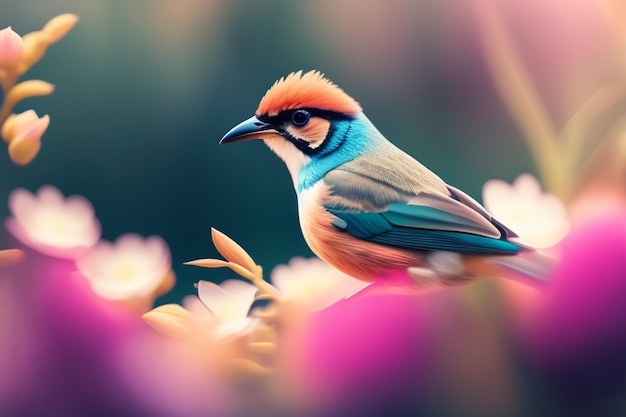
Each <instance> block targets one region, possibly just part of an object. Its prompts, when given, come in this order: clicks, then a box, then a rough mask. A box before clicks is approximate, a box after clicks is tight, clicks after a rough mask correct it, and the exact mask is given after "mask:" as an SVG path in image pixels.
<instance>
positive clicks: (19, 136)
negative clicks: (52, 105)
mask: <svg viewBox="0 0 626 417" xmlns="http://www.w3.org/2000/svg"><path fill="white" fill-rule="evenodd" d="M5 124H8V127H7V128H6V129H4V128H3V129H2V134H3V137H4V138H5V140H6V141H7V142H9V156H10V157H11V160H12V161H13V162H14V163H16V164H17V165H27V164H28V163H30V161H32V160H33V159H34V158H35V156H37V153H38V152H39V149H40V148H41V136H42V135H43V133H44V132H45V131H46V129H47V128H48V124H50V117H49V116H48V115H45V116H43V117H41V118H39V117H37V114H36V113H35V112H34V110H29V111H26V112H24V113H22V114H20V115H17V116H15V115H14V116H13V117H12V118H11V119H9V120H7V123H5ZM5 133H6V135H5Z"/></svg>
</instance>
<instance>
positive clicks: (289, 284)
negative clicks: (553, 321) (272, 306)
mask: <svg viewBox="0 0 626 417" xmlns="http://www.w3.org/2000/svg"><path fill="white" fill-rule="evenodd" d="M271 280H272V284H273V285H274V286H275V287H276V288H277V289H278V291H279V292H280V298H281V300H282V301H295V302H296V303H297V304H298V306H300V307H303V308H305V309H306V310H308V311H310V312H313V311H317V310H321V309H323V308H326V307H328V306H329V305H331V304H333V303H335V302H337V301H339V300H341V299H343V298H346V297H348V296H350V295H352V294H354V293H356V292H358V291H360V290H362V289H363V288H365V287H366V286H367V285H368V283H367V282H363V281H359V280H357V279H354V278H352V277H350V276H348V275H346V274H344V273H343V272H341V271H339V270H337V269H335V268H333V267H332V266H330V265H329V264H327V263H326V262H324V261H322V260H321V259H318V258H310V259H305V258H300V257H295V258H292V259H291V260H290V261H289V264H287V265H278V266H277V267H276V268H274V270H273V271H272V274H271Z"/></svg>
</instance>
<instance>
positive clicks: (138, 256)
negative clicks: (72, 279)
mask: <svg viewBox="0 0 626 417" xmlns="http://www.w3.org/2000/svg"><path fill="white" fill-rule="evenodd" d="M76 265H77V266H78V269H79V271H80V272H81V273H82V274H83V275H84V276H85V277H86V278H87V279H88V280H89V282H90V284H91V286H92V288H93V290H94V292H96V293H97V294H98V295H100V296H101V297H104V298H107V299H113V300H124V301H125V300H132V299H136V298H142V297H150V296H152V295H153V294H155V293H156V292H157V290H158V288H159V286H160V285H161V283H162V282H163V280H165V279H167V278H168V276H169V273H170V270H171V263H170V252H169V249H168V247H167V244H166V243H165V242H164V241H163V239H161V238H160V237H158V236H150V237H148V238H146V239H144V238H142V237H141V236H139V235H135V234H132V233H128V234H125V235H122V236H120V237H119V238H118V239H117V240H116V241H115V243H111V242H107V241H101V242H99V243H98V244H97V245H96V246H95V247H94V248H93V249H92V250H91V251H89V253H87V255H85V256H83V257H81V258H79V259H78V260H77V261H76Z"/></svg>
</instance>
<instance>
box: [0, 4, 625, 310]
mask: <svg viewBox="0 0 626 417" xmlns="http://www.w3.org/2000/svg"><path fill="white" fill-rule="evenodd" d="M472 3H473V2H471V1H469V2H458V1H449V0H444V1H437V2H433V1H408V0H407V1H404V0H396V1H392V2H389V1H383V0H347V1H346V0H344V1H331V0H321V1H295V2H294V1H289V0H272V1H248V0H229V1H226V0H177V1H166V0H135V1H132V2H128V1H123V0H115V1H112V0H106V1H105V0H92V1H89V2H85V1H82V0H55V1H51V2H41V1H38V0H21V1H19V2H8V1H4V2H3V3H2V5H1V6H0V11H1V13H0V27H6V26H9V25H10V26H12V28H13V29H14V30H15V31H16V32H18V33H19V34H20V35H24V34H26V33H28V32H30V31H33V30H37V29H40V28H41V27H42V26H43V24H45V22H47V21H48V20H49V19H50V18H51V17H53V16H55V15H57V14H60V13H64V12H71V13H76V14H77V15H78V16H80V21H79V23H78V25H77V26H76V27H75V28H74V29H73V30H72V31H71V32H70V33H69V35H68V36H67V37H66V38H65V39H63V40H62V41H61V42H60V43H58V44H55V45H53V46H52V47H51V48H50V50H49V51H48V53H47V55H46V56H45V58H44V59H43V60H42V62H40V63H39V64H38V65H36V66H35V67H34V68H33V69H32V70H31V71H30V72H29V73H27V74H26V76H25V77H24V79H37V78H41V79H44V80H46V81H49V82H51V83H53V84H54V85H56V91H55V92H54V94H53V95H51V96H49V97H43V98H36V99H29V100H26V101H24V102H22V103H20V104H19V106H18V107H17V108H16V112H20V111H24V110H26V109H28V108H34V109H35V110H36V111H37V113H38V114H40V115H42V114H50V116H51V124H50V127H49V129H48V131H47V132H46V134H45V135H44V137H43V139H42V142H43V145H42V149H41V151H40V153H39V155H38V156H37V158H36V159H35V160H34V161H33V162H32V163H31V164H30V165H29V166H27V167H17V166H15V165H14V164H13V163H11V161H10V160H9V158H8V155H7V153H6V152H0V165H2V172H3V175H2V180H1V181H0V202H3V203H2V204H0V217H1V218H6V217H7V216H8V208H7V206H6V203H4V202H6V199H7V196H8V194H9V193H10V192H11V191H12V190H13V189H15V188H17V187H24V188H26V189H28V190H30V191H36V190H37V189H38V188H39V187H40V186H41V185H44V184H53V185H55V186H56V187H58V188H59V189H60V190H61V191H62V192H63V193H64V194H65V195H66V196H67V195H71V194H80V195H83V196H85V197H86V198H88V199H89V200H90V201H91V202H92V203H93V205H94V206H95V209H96V215H97V217H98V218H99V219H100V221H101V223H102V227H103V238H105V239H109V240H114V239H115V238H117V237H118V236H119V235H121V234H124V233H127V232H135V233H139V234H142V235H144V236H148V235H152V234H157V235H160V236H162V237H163V238H164V239H165V240H166V241H167V243H168V244H169V246H170V249H171V251H172V256H173V265H174V270H175V272H176V275H177V278H178V282H177V284H176V287H175V289H174V291H172V292H171V293H169V294H167V295H166V296H164V297H163V299H162V300H160V302H159V303H161V302H179V301H180V299H181V298H182V296H184V295H185V294H190V293H193V292H194V291H195V290H194V288H193V286H192V284H193V283H194V282H197V281H198V280H199V279H207V280H214V281H220V280H222V279H225V278H228V277H230V276H232V274H231V273H229V272H228V271H221V270H219V271H218V270H213V271H210V270H206V269H200V268H194V267H188V266H184V265H182V263H183V262H185V261H188V260H192V259H197V258H206V257H216V256H217V252H216V250H215V249H214V248H213V246H212V244H211V240H210V227H215V228H217V229H219V230H221V231H223V232H224V233H226V234H228V235H230V236H231V237H232V238H233V239H235V240H236V241H237V242H239V243H240V244H241V245H242V246H243V247H244V248H245V249H246V250H247V251H248V252H249V253H250V254H251V255H252V256H253V257H254V259H255V261H256V262H257V263H258V264H260V265H263V266H264V268H265V270H266V271H270V270H271V269H272V268H273V267H274V266H275V265H277V264H279V263H285V262H287V261H288V260H289V259H290V258H291V257H293V256H297V255H301V256H311V255H312V254H311V252H310V251H309V249H308V248H307V246H306V244H305V243H304V240H303V239H302V237H301V233H300V229H299V225H298V218H297V209H296V199H295V193H294V191H293V186H292V184H291V180H290V177H289V175H288V173H287V170H286V168H285V167H284V165H283V163H282V162H281V161H280V160H279V159H278V158H277V157H276V156H274V155H273V154H272V153H271V152H270V151H269V150H268V149H266V148H265V147H264V145H263V144H262V143H260V142H258V143H256V142H255V143H245V144H235V145H231V146H220V145H218V141H219V139H220V138H221V137H222V135H223V134H224V133H225V132H226V131H227V130H228V129H230V128H231V127H232V126H234V125H235V124H237V123H239V122H240V121H242V120H244V119H246V118H248V117H249V116H251V115H252V114H253V113H254V111H255V109H256V106H257V104H258V101H259V100H260V98H261V97H262V96H263V94H264V93H265V91H266V90H267V89H268V88H269V87H270V86H271V85H272V83H273V82H274V81H275V80H276V79H278V78H279V77H281V76H283V75H286V74H288V73H290V72H292V71H296V70H299V69H304V70H310V69H318V70H320V71H322V72H324V73H325V74H326V75H327V76H328V77H329V78H330V79H331V80H333V81H334V82H335V83H337V84H338V85H339V86H341V87H342V88H343V89H344V90H345V91H346V92H348V94H350V95H352V96H353V97H354V98H356V99H357V100H358V101H359V102H360V103H361V105H362V107H363V108H364V111H365V113H366V114H367V115H368V116H369V118H370V119H371V120H372V121H373V122H374V123H375V124H376V126H377V127H378V128H379V129H380V130H381V131H382V132H383V134H385V135H386V137H387V138H389V139H390V140H391V141H392V142H394V143H395V144H396V145H398V146H399V147H400V148H402V149H404V150H405V151H406V152H408V153H409V154H411V155H412V156H414V157H416V158H417V159H419V160H420V161H421V162H423V163H424V164H425V165H426V166H428V167H429V168H431V169H432V170H433V171H435V172H436V173H438V174H439V175H440V176H441V177H442V178H443V179H444V180H445V181H447V182H448V183H450V184H452V185H455V186H456V187H459V188H461V189H463V190H465V191H466V192H467V193H469V194H470V195H472V196H473V197H475V198H477V199H480V190H481V187H482V185H483V184H484V182H485V181H487V180H488V179H491V178H500V179H503V180H506V181H509V182H511V181H512V180H513V179H514V178H515V177H517V176H518V175H519V174H520V173H523V172H530V173H533V174H537V172H536V170H537V168H536V166H535V165H534V163H533V161H532V159H531V157H530V153H529V151H528V148H527V146H526V144H525V142H524V138H523V136H522V133H521V132H520V130H519V129H518V128H517V126H516V125H515V123H514V122H513V120H512V119H511V117H510V116H509V113H508V111H507V109H506V108H505V106H504V105H503V103H502V101H501V99H500V97H499V96H498V93H497V91H496V87H495V84H494V82H493V80H492V76H491V74H490V72H489V69H488V66H487V64H486V59H485V56H484V52H483V49H482V46H481V42H480V37H479V33H478V27H477V23H476V18H475V15H474V13H473V10H472ZM495 3H496V4H497V8H498V11H499V12H500V14H501V15H502V18H503V20H504V22H505V24H506V26H507V28H508V30H509V31H510V33H511V35H512V37H513V40H514V42H515V43H516V45H517V47H518V48H519V51H520V53H521V55H522V57H523V60H524V63H525V65H526V66H527V69H528V70H529V72H530V74H531V75H532V76H533V78H534V82H535V83H536V85H537V87H538V90H539V92H540V95H541V98H542V99H543V100H544V102H545V104H546V107H547V110H548V112H549V113H550V115H551V116H552V118H553V120H554V121H555V124H556V125H557V126H558V125H559V124H562V123H563V122H564V121H565V120H567V119H568V118H569V117H570V116H571V115H572V113H573V112H574V111H575V109H576V108H578V107H579V106H580V104H581V103H582V102H583V101H584V100H585V99H586V98H587V97H589V96H590V95H591V94H592V93H593V92H594V91H595V90H596V89H598V88H599V87H600V86H601V85H602V81H603V80H605V79H606V78H608V77H611V76H612V75H613V74H614V73H615V72H617V71H622V70H623V67H621V63H622V62H621V59H622V57H621V56H616V55H615V53H614V52H615V50H616V44H615V42H616V40H615V38H614V37H612V33H611V26H610V25H609V23H608V21H607V19H606V16H605V14H604V10H603V8H602V7H601V6H600V5H599V3H596V2H590V1H581V0H574V1H570V0H553V1H551V2H542V1H539V0H534V1H531V2H528V1H522V0H502V1H498V2H495ZM0 236H1V237H2V238H1V240H2V247H3V248H4V247H14V246H15V245H13V244H12V243H13V242H12V241H11V238H10V237H9V235H8V234H7V233H6V232H3V233H2V234H1V235H0Z"/></svg>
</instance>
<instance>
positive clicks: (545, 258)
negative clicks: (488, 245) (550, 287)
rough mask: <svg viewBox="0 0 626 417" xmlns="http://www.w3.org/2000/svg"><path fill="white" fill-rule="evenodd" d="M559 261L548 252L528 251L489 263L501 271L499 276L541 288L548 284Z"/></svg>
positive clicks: (492, 259) (499, 257)
mask: <svg viewBox="0 0 626 417" xmlns="http://www.w3.org/2000/svg"><path fill="white" fill-rule="evenodd" d="M557 261H558V259H557V257H555V256H554V255H551V254H548V253H547V252H544V251H539V250H528V251H524V252H521V253H519V254H518V255H516V256H497V257H494V258H491V259H489V261H488V262H489V263H490V264H492V265H494V266H495V267H497V268H498V269H499V271H498V275H499V276H502V277H505V278H508V279H512V280H514V281H518V282H521V283H523V284H527V285H531V286H535V287H537V286H539V287H541V286H543V285H545V284H547V282H548V280H549V278H550V275H551V274H552V271H553V270H554V268H555V267H556V264H557Z"/></svg>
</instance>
